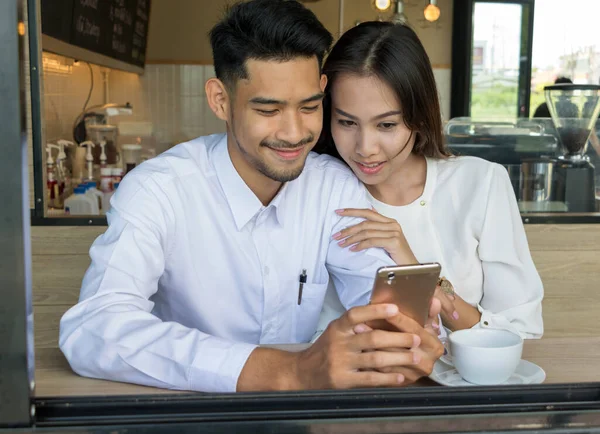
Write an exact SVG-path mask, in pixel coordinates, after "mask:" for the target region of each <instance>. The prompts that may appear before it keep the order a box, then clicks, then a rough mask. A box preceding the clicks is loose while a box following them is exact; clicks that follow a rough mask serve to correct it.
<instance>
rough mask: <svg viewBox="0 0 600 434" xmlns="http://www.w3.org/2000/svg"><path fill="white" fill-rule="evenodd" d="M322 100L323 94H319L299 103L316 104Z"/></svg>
mask: <svg viewBox="0 0 600 434" xmlns="http://www.w3.org/2000/svg"><path fill="white" fill-rule="evenodd" d="M323 98H325V94H324V93H323V92H319V93H316V94H314V95H313V96H311V97H308V98H305V99H303V100H302V101H300V103H301V104H306V103H307V102H317V101H321V100H322V99H323Z"/></svg>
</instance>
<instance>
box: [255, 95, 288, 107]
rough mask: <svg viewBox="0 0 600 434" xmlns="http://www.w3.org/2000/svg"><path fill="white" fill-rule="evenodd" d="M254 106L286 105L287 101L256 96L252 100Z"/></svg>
mask: <svg viewBox="0 0 600 434" xmlns="http://www.w3.org/2000/svg"><path fill="white" fill-rule="evenodd" d="M250 102H251V103H252V104H263V105H285V104H287V103H286V102H285V101H281V100H278V99H275V98H266V97H262V96H255V97H254V98H252V99H251V100H250Z"/></svg>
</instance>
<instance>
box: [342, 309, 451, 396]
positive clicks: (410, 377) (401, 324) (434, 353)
mask: <svg viewBox="0 0 600 434" xmlns="http://www.w3.org/2000/svg"><path fill="white" fill-rule="evenodd" d="M440 310H441V303H440V301H439V300H438V299H436V298H433V300H432V302H431V306H430V309H429V318H428V320H427V323H426V324H425V327H421V326H420V325H419V324H418V323H417V322H416V321H414V320H413V319H411V318H409V317H407V316H406V315H402V314H398V315H396V316H393V317H391V318H388V319H387V322H388V323H390V324H391V325H393V326H394V327H395V328H396V329H398V331H399V332H404V333H411V334H413V335H414V336H417V337H418V338H419V341H420V345H419V346H418V347H416V348H414V349H413V352H414V354H415V356H416V359H417V360H418V363H415V364H413V365H405V366H400V365H399V366H395V367H391V368H390V367H386V368H383V369H380V371H381V372H385V373H397V374H401V375H402V376H403V377H404V379H405V381H404V384H405V385H407V384H411V383H414V382H415V381H417V380H418V379H419V378H421V377H426V376H428V375H429V374H431V371H432V370H433V365H434V364H435V362H436V361H437V359H439V358H440V357H441V356H442V354H444V346H443V345H442V343H441V342H440V340H439V339H438V338H437V334H438V332H437V331H436V328H437V329H439V325H437V327H436V325H435V324H436V321H437V318H438V315H439V313H440ZM354 331H355V332H356V333H360V334H371V333H375V332H377V330H373V329H371V328H370V327H369V326H367V325H366V324H359V325H357V326H356V327H355V328H354ZM389 351H398V350H397V349H390V350H389ZM400 351H403V349H400Z"/></svg>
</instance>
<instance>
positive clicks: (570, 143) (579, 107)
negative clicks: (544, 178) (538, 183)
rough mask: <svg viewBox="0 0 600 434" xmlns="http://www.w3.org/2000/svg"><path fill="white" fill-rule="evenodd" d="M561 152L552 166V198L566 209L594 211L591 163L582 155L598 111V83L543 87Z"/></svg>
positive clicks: (599, 107) (599, 108) (594, 197)
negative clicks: (563, 204) (553, 185)
mask: <svg viewBox="0 0 600 434" xmlns="http://www.w3.org/2000/svg"><path fill="white" fill-rule="evenodd" d="M544 94H545V97H546V104H548V109H549V111H550V115H551V116H552V122H553V124H554V127H555V128H556V132H557V138H558V142H559V145H560V147H561V150H562V155H560V156H559V157H558V160H557V161H556V163H555V166H554V173H553V175H552V177H553V179H554V183H555V189H554V192H555V196H554V200H557V201H560V202H564V203H565V204H566V205H567V208H568V210H569V212H594V211H595V210H596V195H595V186H594V166H593V165H592V164H591V163H590V161H589V158H588V157H587V156H586V155H585V151H586V148H587V143H588V140H589V138H590V133H591V132H592V129H593V128H594V126H595V125H596V120H597V119H598V114H599V113H600V86H597V85H592V84H555V85H552V86H546V87H545V88H544Z"/></svg>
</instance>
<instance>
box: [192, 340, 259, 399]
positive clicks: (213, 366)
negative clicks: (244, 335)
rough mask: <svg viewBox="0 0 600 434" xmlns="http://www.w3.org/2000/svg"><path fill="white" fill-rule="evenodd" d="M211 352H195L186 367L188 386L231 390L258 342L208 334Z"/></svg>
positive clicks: (227, 391) (212, 390)
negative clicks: (187, 367)
mask: <svg viewBox="0 0 600 434" xmlns="http://www.w3.org/2000/svg"><path fill="white" fill-rule="evenodd" d="M210 340H211V342H210V343H208V342H207V343H206V344H208V345H210V352H206V353H203V354H198V355H197V356H196V358H195V359H194V362H193V363H192V365H191V366H190V369H189V385H190V390H194V391H197V392H213V393H233V392H236V391H237V383H238V379H239V377H240V374H241V372H242V369H243V368H244V365H245V364H246V362H247V361H248V357H250V354H251V353H252V351H254V350H255V349H256V348H257V347H258V345H253V344H245V343H239V342H230V341H226V340H223V339H218V338H210Z"/></svg>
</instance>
